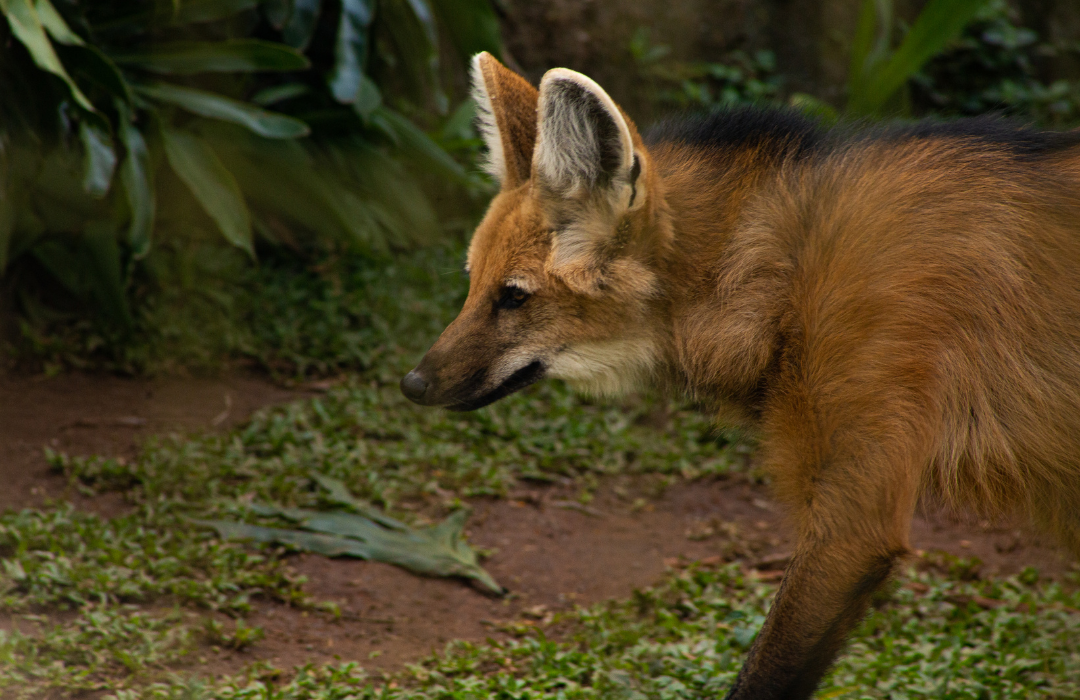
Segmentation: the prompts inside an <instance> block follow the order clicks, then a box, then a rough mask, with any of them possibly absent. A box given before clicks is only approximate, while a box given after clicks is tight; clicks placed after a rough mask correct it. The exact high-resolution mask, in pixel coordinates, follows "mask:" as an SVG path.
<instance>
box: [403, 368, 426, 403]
mask: <svg viewBox="0 0 1080 700" xmlns="http://www.w3.org/2000/svg"><path fill="white" fill-rule="evenodd" d="M427 390H428V381H427V379H425V378H424V375H422V374H420V373H419V372H418V371H416V370H415V369H414V370H413V371H411V372H409V373H408V374H406V375H405V376H404V377H402V378H401V393H402V394H405V398H407V399H408V400H410V401H415V402H416V403H423V402H424V394H426V393H427Z"/></svg>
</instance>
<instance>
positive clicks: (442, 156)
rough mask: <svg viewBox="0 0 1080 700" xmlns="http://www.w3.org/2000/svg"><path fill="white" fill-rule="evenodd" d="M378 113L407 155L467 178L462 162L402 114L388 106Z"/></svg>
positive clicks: (456, 176)
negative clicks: (451, 155) (452, 156)
mask: <svg viewBox="0 0 1080 700" xmlns="http://www.w3.org/2000/svg"><path fill="white" fill-rule="evenodd" d="M376 115H377V116H378V117H380V118H382V119H383V120H385V122H384V123H385V124H387V125H388V126H389V128H390V130H391V132H392V133H393V136H394V138H395V140H396V141H397V145H398V147H399V148H401V150H402V151H403V152H405V153H406V154H407V155H409V156H411V157H413V158H416V159H417V160H420V161H422V162H423V163H425V164H426V165H428V166H430V167H433V168H435V169H436V170H437V171H439V172H440V173H441V174H443V175H446V176H449V177H452V178H454V179H457V180H464V179H466V178H467V176H466V174H465V169H464V168H463V167H461V164H460V163H458V162H457V161H456V160H454V159H453V158H451V157H450V154H449V153H447V152H446V151H444V150H443V149H442V148H440V147H439V144H437V143H435V142H434V141H433V140H432V139H431V137H430V136H428V135H427V134H425V133H424V132H423V131H421V130H420V128H419V127H417V126H416V125H415V124H413V123H412V122H411V121H409V120H408V119H406V118H405V117H403V116H402V115H401V114H399V113H398V112H395V111H394V110H392V109H389V108H387V107H380V108H379V109H378V110H376Z"/></svg>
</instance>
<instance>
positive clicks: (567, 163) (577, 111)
mask: <svg viewBox="0 0 1080 700" xmlns="http://www.w3.org/2000/svg"><path fill="white" fill-rule="evenodd" d="M539 117H540V119H539V125H538V133H537V140H536V150H535V153H534V156H533V165H534V166H535V168H536V171H537V173H538V174H539V175H540V177H541V178H543V180H544V182H545V184H547V185H548V186H550V187H553V188H554V189H556V190H559V191H561V192H563V193H566V194H569V193H571V192H574V191H576V190H579V188H586V189H591V188H594V187H596V186H597V185H611V184H629V177H630V170H631V168H632V167H633V162H634V144H633V140H632V139H631V137H630V127H629V126H628V125H627V123H626V120H625V119H624V118H623V116H622V112H620V111H619V108H618V107H617V106H616V105H615V102H614V101H612V99H611V97H609V96H608V94H607V93H606V92H604V90H603V88H601V87H600V86H599V85H597V84H596V83H595V82H593V80H592V79H590V78H588V77H586V76H584V75H582V74H581V73H577V72H575V71H572V70H568V69H566V68H555V69H552V70H549V71H548V72H547V73H545V74H544V78H543V80H541V81H540V106H539Z"/></svg>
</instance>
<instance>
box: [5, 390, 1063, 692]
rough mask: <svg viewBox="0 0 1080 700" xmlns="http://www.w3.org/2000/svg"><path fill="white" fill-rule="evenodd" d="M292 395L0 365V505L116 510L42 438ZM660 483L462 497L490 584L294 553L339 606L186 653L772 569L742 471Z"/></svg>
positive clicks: (91, 445)
mask: <svg viewBox="0 0 1080 700" xmlns="http://www.w3.org/2000/svg"><path fill="white" fill-rule="evenodd" d="M303 395H305V392H301V391H292V390H287V389H283V388H280V387H277V386H274V385H272V384H270V383H268V382H267V381H265V380H261V379H254V378H248V377H230V378H227V379H219V380H208V379H185V378H170V379H158V380H130V379H118V378H111V377H88V376H79V375H71V376H64V377H59V378H54V379H45V380H36V379H26V378H6V379H0V483H2V484H4V486H5V488H4V489H2V490H0V508H21V507H30V506H36V505H40V504H41V503H42V502H43V501H44V500H45V499H46V498H56V497H64V498H69V499H71V500H73V501H74V502H75V503H76V505H77V506H79V507H83V508H88V509H93V510H95V511H97V512H101V513H104V514H109V513H112V512H116V510H117V509H118V508H120V507H121V501H120V499H118V498H109V497H104V498H96V499H85V498H82V497H80V496H78V495H76V494H73V493H70V492H68V491H67V490H66V489H65V485H64V482H63V480H62V479H61V478H60V477H59V476H57V475H55V474H52V473H50V471H49V469H48V466H47V464H46V463H45V460H44V457H43V455H42V448H43V447H44V446H51V447H53V448H54V449H60V450H65V451H68V452H71V453H73V454H88V453H98V454H109V455H132V454H134V452H135V451H136V449H137V446H138V445H139V444H140V442H141V441H142V440H143V439H144V438H145V437H146V436H147V435H150V434H152V433H162V432H169V431H192V430H217V429H224V428H226V427H229V426H231V425H235V424H237V423H239V422H242V421H243V420H245V419H246V418H247V417H248V416H249V415H250V414H251V412H252V411H254V410H255V409H256V408H258V407H260V406H263V405H267V404H271V403H276V402H281V401H286V400H290V399H293V398H297V397H300V396H303ZM662 486H663V480H660V479H656V478H650V477H639V478H629V477H619V478H613V479H609V480H607V481H605V482H604V483H603V484H602V485H601V488H600V489H599V491H598V493H597V496H596V498H595V500H593V501H592V502H590V503H589V505H588V506H580V505H579V504H576V502H574V501H573V500H571V499H572V497H573V495H574V494H573V493H572V492H570V491H568V488H569V487H567V486H556V487H549V488H542V489H534V490H522V491H520V492H518V493H515V494H512V497H511V499H509V500H477V501H474V502H473V503H472V506H473V508H474V510H473V514H472V516H471V519H470V522H469V528H470V538H471V541H472V542H473V543H474V544H475V545H476V546H478V547H482V548H485V549H489V550H491V552H492V553H491V556H490V558H489V559H488V560H487V561H486V563H485V566H486V567H487V568H488V570H489V571H490V572H491V573H492V575H493V576H494V577H495V578H496V579H497V580H498V581H500V583H502V584H503V585H504V586H506V587H507V588H508V589H510V591H511V595H509V596H507V597H505V598H502V599H496V598H492V597H489V596H486V595H484V594H482V593H481V592H479V591H478V590H476V589H474V588H472V587H470V586H469V585H467V584H465V583H463V582H460V581H451V580H438V579H427V578H421V577H417V576H414V575H412V574H409V573H407V572H405V571H402V570H400V569H397V568H395V567H392V566H388V565H385V564H379V563H375V562H362V561H354V560H327V559H323V558H320V557H316V556H308V555H301V556H296V557H294V558H293V560H292V564H293V566H294V567H295V568H296V569H297V570H298V571H299V572H301V573H302V574H304V575H306V576H307V577H308V584H307V588H308V590H309V591H310V592H311V593H312V594H313V595H315V596H316V597H318V598H320V599H328V600H332V601H335V602H337V603H338V604H339V605H340V607H341V610H342V615H341V617H340V618H339V619H336V620H335V619H332V618H331V617H330V616H328V615H323V614H318V613H308V612H302V611H298V610H295V609H290V608H287V607H284V606H282V605H278V604H274V603H260V604H259V605H258V606H257V609H256V611H255V613H254V614H253V615H252V616H251V619H250V620H249V622H250V623H251V624H254V625H258V626H261V627H263V628H264V630H265V632H266V638H265V639H264V640H263V641H261V642H259V643H258V644H256V645H255V646H254V647H253V648H251V649H250V650H248V651H245V652H232V651H227V650H217V649H213V648H209V647H208V648H206V649H204V650H203V653H202V654H201V658H200V659H198V660H197V661H196V666H197V667H200V666H201V670H202V671H203V672H208V673H231V672H236V671H238V670H240V669H241V668H242V667H243V666H244V665H246V664H248V663H249V662H251V661H254V660H256V659H267V660H271V661H273V662H274V663H275V664H276V665H278V666H280V667H286V668H287V667H289V666H292V665H294V664H298V663H302V662H304V661H309V660H310V661H315V662H326V661H333V660H334V659H337V658H340V659H342V660H356V661H359V662H361V663H362V664H363V665H365V666H367V667H369V668H373V669H395V668H401V667H402V665H404V664H406V663H409V662H411V661H415V660H417V659H419V658H421V657H423V656H425V655H427V654H429V653H430V652H432V651H436V650H439V649H441V648H443V646H444V645H445V644H446V642H448V641H450V640H452V639H467V640H482V639H484V638H485V637H488V636H500V635H501V634H502V633H501V632H500V628H501V627H502V626H503V625H505V623H507V622H509V621H515V620H516V621H518V622H521V621H528V620H531V619H533V618H543V617H545V616H546V615H547V614H548V613H549V612H554V611H557V610H560V609H566V608H568V607H571V606H573V605H576V604H589V603H594V602H598V601H602V600H607V599H612V598H624V597H626V596H628V595H629V594H630V593H631V592H632V591H633V590H634V589H635V588H641V587H644V586H648V585H651V584H653V583H655V582H656V581H657V580H658V579H659V578H660V576H661V575H662V574H663V572H664V570H665V567H666V566H671V565H677V564H678V563H679V562H680V561H687V560H695V559H701V558H705V557H719V558H723V559H732V558H738V559H741V560H743V561H744V562H745V563H746V564H747V565H748V566H750V567H756V568H757V569H759V570H761V571H762V572H763V573H762V574H761V575H762V576H764V577H765V578H776V577H778V576H779V570H780V569H782V567H783V555H784V554H785V553H787V552H789V551H790V548H791V545H792V542H791V536H790V532H789V530H788V529H787V527H786V526H785V524H784V521H783V517H782V515H781V513H780V512H779V510H778V508H777V507H776V506H775V504H774V503H773V502H772V501H771V500H770V498H769V495H768V490H767V489H766V488H765V487H764V486H761V485H758V484H753V483H750V482H749V481H748V480H747V479H746V478H744V477H741V476H739V477H734V478H731V479H726V480H700V481H696V482H690V483H676V484H674V485H671V486H669V487H667V488H662ZM912 540H913V544H914V546H915V547H917V548H920V549H924V550H943V551H945V552H948V553H950V554H953V555H956V556H962V557H970V556H977V557H979V558H980V559H982V561H983V562H984V566H983V569H982V571H983V572H984V573H986V574H1008V573H1015V572H1017V571H1019V570H1020V569H1022V568H1024V567H1025V566H1036V567H1038V568H1039V570H1040V571H1041V572H1043V573H1044V574H1046V575H1048V576H1057V575H1060V574H1061V573H1063V572H1064V571H1067V570H1069V568H1070V567H1071V566H1073V564H1072V562H1071V560H1070V559H1069V558H1068V557H1066V556H1065V555H1064V554H1063V553H1062V551H1061V550H1060V549H1057V548H1055V547H1054V546H1053V545H1052V544H1050V543H1049V542H1046V541H1044V540H1043V539H1041V538H1040V537H1038V536H1036V535H1033V534H1031V533H1030V532H1028V531H1027V530H1025V529H1022V528H1017V527H1016V526H1014V525H1011V524H1004V525H1002V524H991V523H986V522H983V523H978V522H972V521H967V520H964V519H958V518H955V517H951V516H949V515H948V514H946V513H944V512H940V511H938V510H937V509H933V508H926V509H924V512H923V513H921V514H920V515H919V517H918V518H917V520H916V523H915V527H914V531H913V537H912Z"/></svg>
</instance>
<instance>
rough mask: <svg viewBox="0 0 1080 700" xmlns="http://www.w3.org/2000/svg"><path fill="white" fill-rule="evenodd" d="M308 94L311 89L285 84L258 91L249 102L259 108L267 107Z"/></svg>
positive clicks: (300, 84)
mask: <svg viewBox="0 0 1080 700" xmlns="http://www.w3.org/2000/svg"><path fill="white" fill-rule="evenodd" d="M309 92H311V88H309V87H308V86H307V85H304V84H303V83H285V84H284V85H275V86H274V87H268V88H264V89H262V90H259V91H258V92H257V93H255V94H254V95H253V96H252V98H251V101H252V102H254V103H255V104H257V105H259V106H260V107H268V106H270V105H272V104H274V103H276V102H284V101H285V100H291V99H293V98H294V97H299V96H300V95H306V94H307V93H309Z"/></svg>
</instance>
